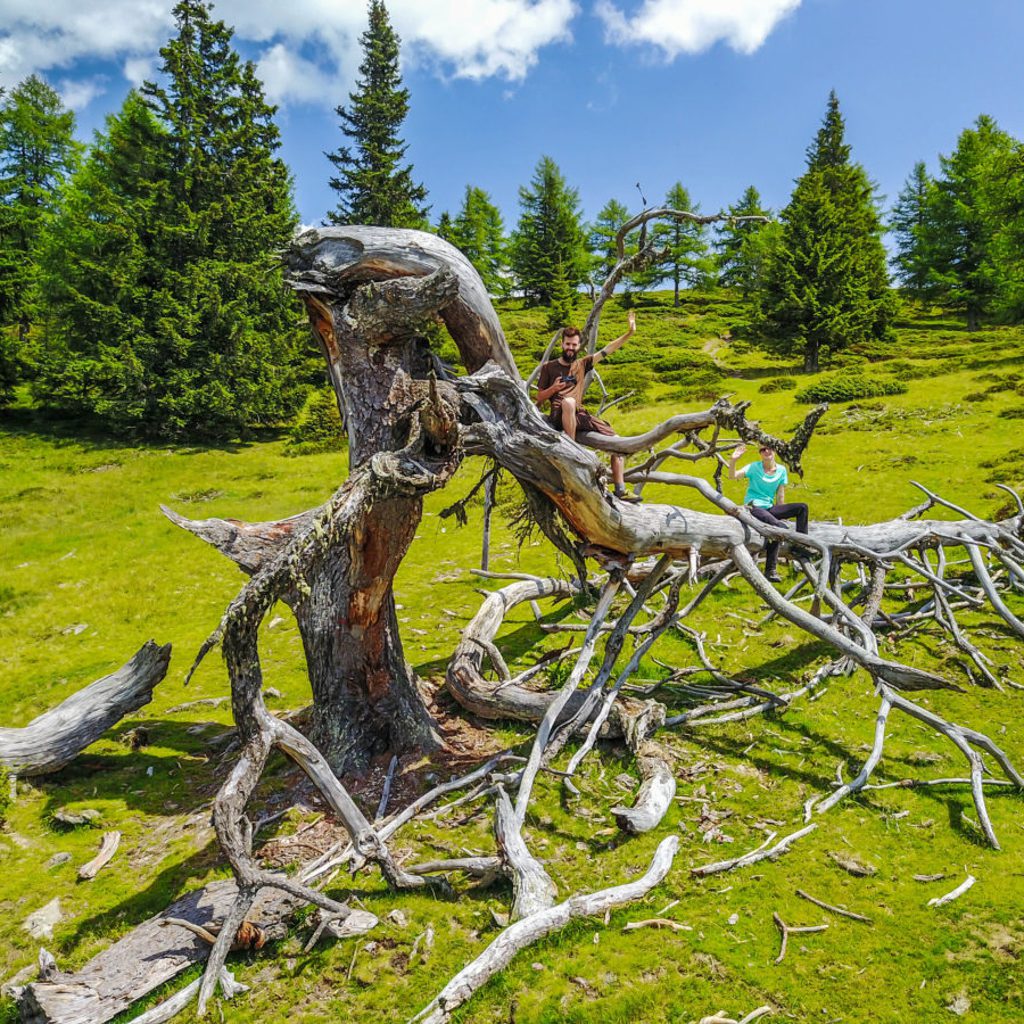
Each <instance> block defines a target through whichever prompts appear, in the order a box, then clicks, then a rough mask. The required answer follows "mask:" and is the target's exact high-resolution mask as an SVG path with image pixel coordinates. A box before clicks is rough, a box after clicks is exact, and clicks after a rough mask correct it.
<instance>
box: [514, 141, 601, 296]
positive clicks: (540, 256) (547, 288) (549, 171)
mask: <svg viewBox="0 0 1024 1024" xmlns="http://www.w3.org/2000/svg"><path fill="white" fill-rule="evenodd" d="M519 205H520V210H521V212H520V216H519V224H518V225H517V226H516V230H515V232H514V233H513V235H512V242H511V247H510V262H511V266H512V271H513V274H514V275H515V279H516V283H517V284H518V286H519V287H520V288H521V289H522V291H523V293H524V294H525V295H526V298H527V300H528V301H530V302H533V303H537V304H541V305H549V304H550V303H551V302H552V298H553V296H554V294H555V292H556V291H557V292H558V293H559V294H560V295H561V296H562V297H563V302H564V296H565V294H566V292H568V293H575V292H576V290H577V289H578V288H579V286H580V285H581V284H582V283H583V281H584V280H585V279H586V274H587V251H586V247H585V245H584V233H583V228H582V226H581V224H580V200H579V192H578V191H577V190H576V189H574V188H570V187H569V185H568V184H567V183H566V181H565V178H564V177H563V175H562V172H561V171H560V170H559V168H558V165H557V164H556V163H555V161H554V160H552V159H551V157H548V156H544V157H541V159H540V160H539V161H538V163H537V167H536V169H535V171H534V174H533V179H532V180H531V182H530V184H529V185H528V186H524V187H520V189H519Z"/></svg>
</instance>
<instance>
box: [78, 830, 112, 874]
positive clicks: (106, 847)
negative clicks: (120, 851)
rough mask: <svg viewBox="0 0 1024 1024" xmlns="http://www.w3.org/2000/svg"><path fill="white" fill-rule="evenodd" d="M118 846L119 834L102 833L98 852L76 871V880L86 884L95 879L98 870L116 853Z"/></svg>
mask: <svg viewBox="0 0 1024 1024" xmlns="http://www.w3.org/2000/svg"><path fill="white" fill-rule="evenodd" d="M120 845H121V833H120V832H117V831H114V832H104V833H103V839H102V840H101V841H100V852H99V853H97V854H96V856H95V857H93V859H92V860H91V861H89V863H88V864H83V865H82V866H81V867H80V868H79V869H78V880H79V881H80V882H88V881H89V880H90V879H92V878H95V877H96V876H97V875H98V874H99V873H100V869H101V868H102V867H104V866H105V865H106V864H107V863H108V862H109V861H110V859H111V858H112V857H113V856H114V854H115V853H117V848H118V846H120Z"/></svg>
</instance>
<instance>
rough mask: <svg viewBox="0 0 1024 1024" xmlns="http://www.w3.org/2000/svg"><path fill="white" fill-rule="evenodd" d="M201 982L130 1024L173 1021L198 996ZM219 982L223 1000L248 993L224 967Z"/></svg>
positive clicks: (153, 1023)
mask: <svg viewBox="0 0 1024 1024" xmlns="http://www.w3.org/2000/svg"><path fill="white" fill-rule="evenodd" d="M201 981H202V979H201V978H196V980H195V981H193V982H191V983H190V984H188V985H186V986H185V987H184V988H183V989H181V991H179V992H175V993H174V995H173V996H169V997H168V998H167V999H165V1000H164V1001H163V1002H162V1003H157V1005H156V1006H154V1007H152V1008H151V1009H149V1010H147V1011H146V1012H145V1013H143V1014H141V1015H140V1016H138V1017H135V1018H134V1019H133V1020H132V1024H165V1022H166V1021H169V1020H173V1019H174V1018H175V1017H177V1016H178V1014H179V1013H181V1012H182V1011H183V1010H185V1009H186V1008H187V1007H188V1006H189V1005H190V1004H191V1003H192V1001H193V1000H194V999H195V998H196V996H197V995H198V994H199V984H200V982H201ZM219 982H220V991H221V995H223V996H224V998H225V999H234V997H235V996H237V995H241V994H242V993H243V992H248V991H249V986H248V985H243V984H242V983H241V982H239V981H235V976H234V975H233V974H232V973H231V972H230V971H229V970H228V969H227V968H226V967H222V968H221V972H220V978H219Z"/></svg>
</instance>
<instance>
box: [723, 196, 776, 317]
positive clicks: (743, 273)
mask: <svg viewBox="0 0 1024 1024" xmlns="http://www.w3.org/2000/svg"><path fill="white" fill-rule="evenodd" d="M728 212H729V215H730V216H731V217H736V218H742V217H767V216H768V215H769V211H768V210H767V209H766V208H765V207H763V206H762V205H761V194H760V193H759V192H758V191H757V189H756V188H755V187H754V186H753V185H749V186H748V187H747V189H746V191H745V192H744V193H743V196H742V198H741V199H740V201H739V202H738V203H736V204H735V205H734V206H730V207H729V210H728ZM769 228H770V225H769V224H768V223H766V222H764V221H756V220H739V219H737V220H728V221H726V222H725V223H724V224H722V226H721V227H719V229H718V239H717V248H718V283H719V284H721V285H722V286H723V287H725V288H738V289H739V290H740V293H741V294H742V296H743V297H744V298H745V299H746V298H749V297H750V295H751V294H752V293H753V292H755V291H757V289H758V288H759V287H760V285H761V280H762V277H763V274H764V264H765V259H766V257H767V252H768V247H769V244H770V231H769V230H768V229H769ZM766 232H768V233H766Z"/></svg>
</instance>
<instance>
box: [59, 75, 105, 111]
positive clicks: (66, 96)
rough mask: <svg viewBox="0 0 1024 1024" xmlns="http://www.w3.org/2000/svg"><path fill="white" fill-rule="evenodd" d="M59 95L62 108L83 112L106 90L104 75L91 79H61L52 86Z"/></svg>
mask: <svg viewBox="0 0 1024 1024" xmlns="http://www.w3.org/2000/svg"><path fill="white" fill-rule="evenodd" d="M54 88H56V90H57V92H59V93H60V98H61V100H62V101H63V103H64V106H65V107H67V108H68V109H69V110H84V109H85V108H86V107H87V106H89V104H90V103H92V101H93V100H94V99H96V97H97V96H100V95H102V94H103V93H104V92H105V91H106V88H107V76H106V75H94V76H93V77H92V78H63V79H61V80H60V81H59V82H57V84H56V85H55V86H54Z"/></svg>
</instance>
